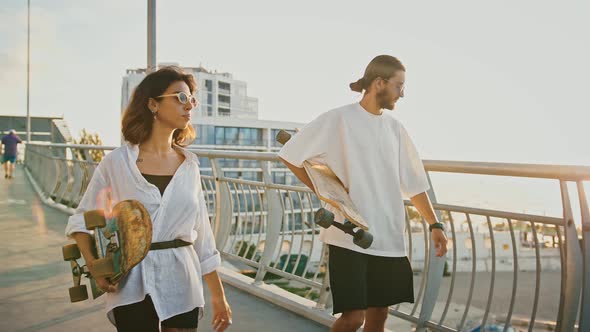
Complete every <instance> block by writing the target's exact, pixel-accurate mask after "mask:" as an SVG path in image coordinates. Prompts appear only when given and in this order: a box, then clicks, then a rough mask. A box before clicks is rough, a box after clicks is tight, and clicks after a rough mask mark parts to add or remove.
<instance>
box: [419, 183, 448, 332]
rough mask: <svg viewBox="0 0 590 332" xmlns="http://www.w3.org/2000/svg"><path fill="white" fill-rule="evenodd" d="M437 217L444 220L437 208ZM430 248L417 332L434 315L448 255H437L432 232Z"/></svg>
mask: <svg viewBox="0 0 590 332" xmlns="http://www.w3.org/2000/svg"><path fill="white" fill-rule="evenodd" d="M426 176H427V177H428V183H429V184H430V189H429V190H428V197H429V198H430V201H431V202H432V203H433V204H435V203H437V200H436V195H435V194H434V187H433V186H432V181H431V180H430V174H429V172H426ZM435 214H436V217H437V218H438V220H439V221H441V222H442V214H441V213H440V211H436V210H435ZM428 238H429V241H430V250H429V251H428V256H429V258H428V261H429V263H428V270H427V271H426V289H425V291H424V299H423V301H422V307H421V309H420V316H419V317H418V323H417V326H416V332H425V331H426V327H425V324H426V322H428V321H429V320H430V318H431V317H432V312H433V311H434V306H435V305H436V299H437V298H438V292H439V291H440V285H441V282H442V275H443V271H444V267H445V261H446V257H445V256H443V257H436V247H435V245H434V241H433V240H432V234H431V233H429V237H428Z"/></svg>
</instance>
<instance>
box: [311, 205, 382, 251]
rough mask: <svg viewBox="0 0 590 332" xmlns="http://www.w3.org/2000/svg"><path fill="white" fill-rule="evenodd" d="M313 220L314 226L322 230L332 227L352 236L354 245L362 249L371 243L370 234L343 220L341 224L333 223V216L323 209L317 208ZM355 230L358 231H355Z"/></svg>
mask: <svg viewBox="0 0 590 332" xmlns="http://www.w3.org/2000/svg"><path fill="white" fill-rule="evenodd" d="M314 219H315V222H316V224H318V225H320V226H321V227H323V228H328V227H330V226H334V227H336V228H338V229H340V230H341V231H343V232H344V233H346V234H350V235H352V241H353V242H354V244H356V245H357V246H359V247H361V248H363V249H367V248H369V247H370V246H371V244H372V243H373V235H371V233H369V232H365V231H364V230H363V229H361V228H358V227H357V226H356V225H355V224H353V223H351V222H350V221H348V220H347V219H345V220H344V223H343V224H341V223H339V222H334V214H333V213H332V212H330V211H328V210H326V209H325V208H319V209H318V210H317V211H316V213H315V216H314ZM355 228H358V229H357V230H356V231H355V230H354V229H355Z"/></svg>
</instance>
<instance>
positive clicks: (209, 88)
mask: <svg viewBox="0 0 590 332" xmlns="http://www.w3.org/2000/svg"><path fill="white" fill-rule="evenodd" d="M205 87H206V88H207V91H213V81H211V80H205Z"/></svg>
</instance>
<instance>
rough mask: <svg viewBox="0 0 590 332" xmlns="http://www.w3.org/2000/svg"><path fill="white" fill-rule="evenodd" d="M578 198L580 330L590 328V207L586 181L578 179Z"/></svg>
mask: <svg viewBox="0 0 590 332" xmlns="http://www.w3.org/2000/svg"><path fill="white" fill-rule="evenodd" d="M577 184H578V198H579V200H580V210H581V212H582V241H583V242H582V249H583V250H582V256H583V261H582V266H583V268H584V269H583V272H582V275H583V276H584V279H583V280H582V287H583V288H582V308H581V310H580V324H579V325H580V327H579V330H580V331H586V330H588V329H590V209H589V208H588V199H587V198H586V192H585V191H584V183H583V182H582V181H578V183H577Z"/></svg>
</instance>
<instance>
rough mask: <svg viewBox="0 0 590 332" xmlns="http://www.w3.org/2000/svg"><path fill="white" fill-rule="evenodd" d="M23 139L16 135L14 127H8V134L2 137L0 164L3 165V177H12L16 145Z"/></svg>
mask: <svg viewBox="0 0 590 332" xmlns="http://www.w3.org/2000/svg"><path fill="white" fill-rule="evenodd" d="M22 142H23V141H22V140H21V139H20V137H18V135H17V134H16V131H15V130H14V129H10V131H9V132H8V135H5V136H4V137H2V148H3V154H2V164H3V165H4V178H5V179H12V178H14V164H15V163H16V156H17V152H18V151H17V145H18V144H19V143H22Z"/></svg>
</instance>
